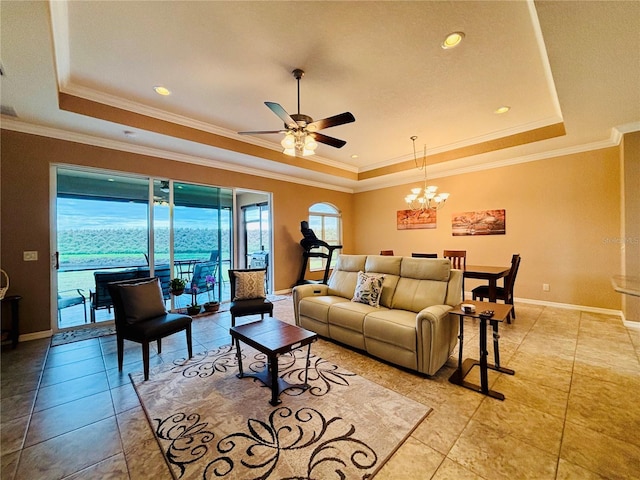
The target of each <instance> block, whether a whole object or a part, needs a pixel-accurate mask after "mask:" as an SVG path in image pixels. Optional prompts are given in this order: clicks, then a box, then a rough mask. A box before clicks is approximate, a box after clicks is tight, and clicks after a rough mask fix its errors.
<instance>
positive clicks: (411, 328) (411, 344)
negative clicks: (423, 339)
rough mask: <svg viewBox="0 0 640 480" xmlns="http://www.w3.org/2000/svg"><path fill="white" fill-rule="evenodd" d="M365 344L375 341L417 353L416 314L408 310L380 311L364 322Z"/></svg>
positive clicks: (371, 314)
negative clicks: (368, 341)
mask: <svg viewBox="0 0 640 480" xmlns="http://www.w3.org/2000/svg"><path fill="white" fill-rule="evenodd" d="M364 336H365V342H366V340H367V339H375V340H378V341H380V342H382V343H388V344H390V345H394V346H396V347H401V348H404V349H406V350H409V351H412V352H416V351H417V337H418V334H417V329H416V314H415V313H413V312H409V311H406V310H379V311H375V312H372V313H370V314H369V315H367V317H366V319H365V321H364Z"/></svg>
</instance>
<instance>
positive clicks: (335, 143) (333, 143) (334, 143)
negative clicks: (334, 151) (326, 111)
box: [309, 132, 347, 148]
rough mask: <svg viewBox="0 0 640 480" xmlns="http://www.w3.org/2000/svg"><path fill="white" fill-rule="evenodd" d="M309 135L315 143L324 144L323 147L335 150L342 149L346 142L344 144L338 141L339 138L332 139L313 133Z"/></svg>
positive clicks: (342, 141)
mask: <svg viewBox="0 0 640 480" xmlns="http://www.w3.org/2000/svg"><path fill="white" fill-rule="evenodd" d="M309 135H311V136H312V137H313V138H315V139H316V142H320V143H324V144H325V145H329V146H331V147H335V148H342V147H344V146H345V145H346V144H347V142H345V141H344V140H340V139H339V138H333V137H330V136H328V135H323V134H322V133H317V132H313V133H310V134H309Z"/></svg>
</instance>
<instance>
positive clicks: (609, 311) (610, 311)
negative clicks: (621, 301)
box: [465, 292, 640, 329]
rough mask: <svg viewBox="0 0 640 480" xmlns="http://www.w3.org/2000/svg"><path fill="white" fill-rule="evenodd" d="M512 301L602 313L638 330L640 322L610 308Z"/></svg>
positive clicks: (520, 301)
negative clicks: (617, 318)
mask: <svg viewBox="0 0 640 480" xmlns="http://www.w3.org/2000/svg"><path fill="white" fill-rule="evenodd" d="M468 293H469V298H471V292H468ZM466 294H467V292H465V297H466ZM513 300H514V301H515V302H518V303H528V304H530V305H542V306H544V307H555V308H565V309H567V310H580V311H582V312H590V313H602V314H603V315H615V316H617V317H620V319H621V320H622V323H623V325H624V326H625V327H628V328H638V329H640V322H633V321H629V320H626V319H625V318H624V314H623V313H622V311H621V310H613V309H611V308H600V307H588V306H586V305H574V304H571V303H558V302H547V301H545V300H533V299H530V298H518V297H514V299H513Z"/></svg>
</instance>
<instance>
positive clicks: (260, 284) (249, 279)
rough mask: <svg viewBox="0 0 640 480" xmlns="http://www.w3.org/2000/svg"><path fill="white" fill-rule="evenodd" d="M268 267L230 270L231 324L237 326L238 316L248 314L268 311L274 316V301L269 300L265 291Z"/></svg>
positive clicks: (261, 315) (262, 316) (262, 315)
mask: <svg viewBox="0 0 640 480" xmlns="http://www.w3.org/2000/svg"><path fill="white" fill-rule="evenodd" d="M266 275H267V269H266V268H246V269H242V270H229V284H230V286H231V304H230V305H229V312H230V313H231V326H232V327H235V326H236V318H237V317H244V316H247V315H254V314H258V313H259V314H260V318H261V319H263V318H264V314H265V313H268V314H269V316H270V317H273V303H271V302H270V301H269V300H267V298H266V297H267V296H266V291H265V281H266Z"/></svg>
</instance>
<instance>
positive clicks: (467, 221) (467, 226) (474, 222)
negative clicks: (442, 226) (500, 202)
mask: <svg viewBox="0 0 640 480" xmlns="http://www.w3.org/2000/svg"><path fill="white" fill-rule="evenodd" d="M505 214H506V211H505V210H481V211H478V212H463V213H454V214H453V215H452V216H451V234H452V235H453V236H454V237H457V236H462V235H504V234H505V233H506V223H505Z"/></svg>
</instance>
